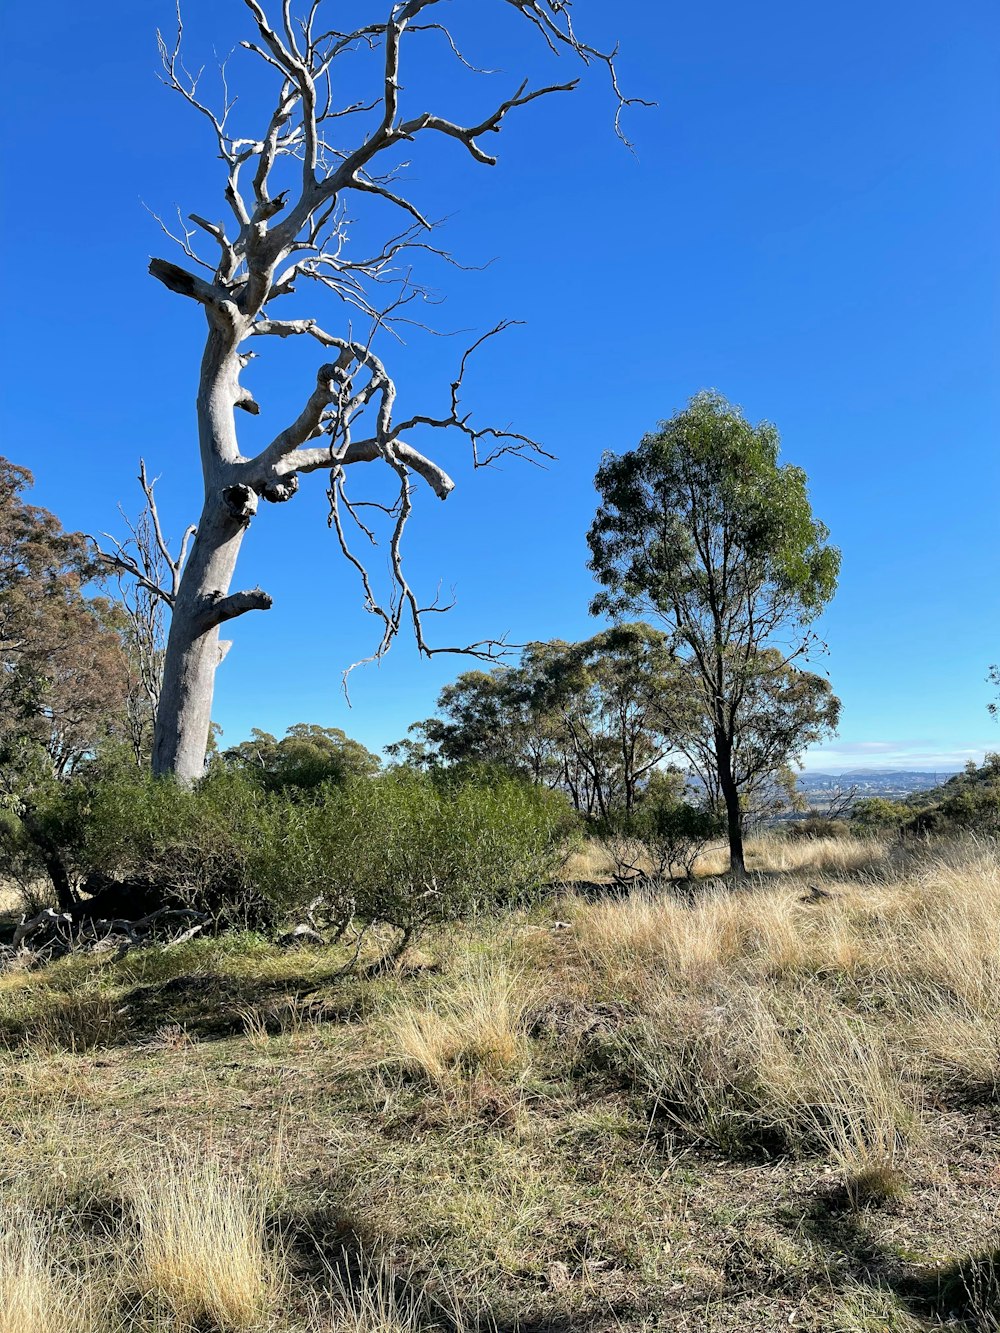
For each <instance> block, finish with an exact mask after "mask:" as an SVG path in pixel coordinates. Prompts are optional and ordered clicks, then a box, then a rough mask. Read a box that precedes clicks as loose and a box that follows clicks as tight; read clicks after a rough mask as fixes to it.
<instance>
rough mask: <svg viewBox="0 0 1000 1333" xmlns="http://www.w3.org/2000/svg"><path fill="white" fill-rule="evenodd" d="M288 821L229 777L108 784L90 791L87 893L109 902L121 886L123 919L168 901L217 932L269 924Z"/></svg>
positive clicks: (84, 850) (284, 811)
mask: <svg viewBox="0 0 1000 1333" xmlns="http://www.w3.org/2000/svg"><path fill="white" fill-rule="evenodd" d="M288 822H289V820H288V803H287V802H285V801H282V800H281V799H280V798H278V797H274V796H271V795H269V794H268V793H266V792H264V791H262V790H261V789H260V788H259V787H258V786H257V785H256V784H255V783H253V782H251V781H249V780H248V779H247V778H245V777H243V776H242V775H240V774H238V773H232V772H225V771H222V772H218V773H215V774H213V775H211V776H210V777H208V778H206V779H205V780H204V781H203V782H202V783H200V784H199V785H198V787H197V788H195V789H194V790H187V789H185V788H182V787H180V786H178V784H177V783H175V782H174V781H172V780H171V779H169V778H152V777H149V776H147V775H142V776H140V775H137V774H131V775H127V776H125V775H122V776H114V777H111V778H108V779H106V780H103V781H99V782H97V783H95V784H94V786H93V788H92V789H91V791H90V795H89V801H88V805H87V810H86V815H85V830H84V834H83V838H82V847H81V852H80V855H81V859H82V861H83V863H84V864H85V865H86V866H87V868H88V872H89V874H88V878H87V881H86V887H87V888H88V889H89V890H94V889H95V888H96V889H102V888H103V889H104V890H105V891H106V892H107V891H110V892H111V894H112V897H113V896H114V894H115V890H116V886H117V884H118V882H121V883H122V892H121V894H120V895H119V896H121V897H122V898H123V900H124V902H123V911H122V914H127V915H132V914H135V915H138V914H139V913H140V912H142V911H144V910H148V909H149V908H151V907H155V906H157V905H159V904H161V903H163V902H177V903H181V904H183V905H185V906H189V907H194V908H196V909H198V910H199V911H205V912H209V913H211V914H212V915H213V916H215V917H216V918H217V919H219V920H220V921H221V922H224V923H225V924H230V925H231V924H237V923H240V924H245V925H254V926H266V925H271V924H273V923H274V921H275V920H276V918H277V916H278V915H279V914H280V910H281V908H282V906H283V905H284V903H283V901H282V896H281V894H280V892H279V888H280V885H281V883H282V877H281V876H279V875H278V873H277V868H278V866H279V865H281V864H282V862H283V858H284V857H285V855H286V852H287V847H286V846H285V844H286V843H287V841H288V838H287V834H286V827H287V825H288ZM128 904H130V905H128ZM111 905H112V904H109V907H110V906H111Z"/></svg>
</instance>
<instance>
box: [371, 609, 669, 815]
mask: <svg viewBox="0 0 1000 1333" xmlns="http://www.w3.org/2000/svg"><path fill="white" fill-rule="evenodd" d="M677 680H678V667H677V663H676V662H675V660H674V658H673V656H672V654H671V653H670V650H669V646H668V644H667V639H666V635H664V634H663V633H662V632H661V631H659V630H656V629H653V628H652V627H651V626H649V625H643V624H635V625H632V624H628V625H616V626H613V627H612V628H610V629H607V630H603V631H601V632H600V633H599V634H595V635H594V636H593V637H592V638H590V639H586V640H584V641H583V642H582V643H566V642H563V641H562V640H559V639H554V640H551V641H549V642H545V643H531V644H528V645H527V646H526V648H525V649H524V652H523V653H522V656H521V661H520V663H519V664H518V665H517V666H504V667H498V668H496V669H495V670H493V671H467V672H464V673H463V674H462V675H461V676H459V677H458V679H457V680H456V681H454V682H453V683H452V684H451V685H448V686H446V687H445V689H444V690H442V692H441V694H440V696H439V698H438V710H439V715H438V716H437V717H433V718H428V719H426V720H425V721H423V722H418V723H416V724H415V725H414V726H413V727H411V728H410V731H411V734H412V737H413V739H409V740H404V741H400V742H397V744H396V745H393V746H390V747H389V753H390V754H391V755H392V756H393V757H394V758H396V759H398V760H401V761H403V762H409V763H417V764H425V765H426V764H434V763H446V764H456V763H476V764H492V765H495V766H497V767H500V768H506V769H509V770H511V771H513V772H517V773H521V774H523V775H524V776H526V777H529V778H530V779H531V780H532V781H533V782H536V783H540V784H542V785H544V786H548V787H553V788H560V789H562V790H564V791H565V792H566V793H567V794H568V795H569V797H570V799H571V800H572V802H573V805H574V806H575V808H576V809H577V810H579V811H580V812H581V813H582V814H584V815H587V816H593V817H595V818H602V819H603V818H606V817H607V816H608V815H609V814H610V813H611V811H612V810H618V809H622V810H625V811H631V810H632V808H633V806H634V804H635V802H636V799H637V797H638V795H639V792H640V790H641V788H642V786H643V784H644V783H645V782H646V781H648V779H649V775H650V774H651V773H652V772H653V771H654V770H655V769H656V768H657V767H658V766H659V765H660V764H661V762H662V761H663V760H664V759H665V758H666V756H667V755H668V754H670V753H671V751H672V750H673V749H674V748H675V747H674V744H673V741H672V739H671V737H670V736H669V735H668V734H667V733H665V732H664V731H663V729H662V723H663V720H664V719H665V718H666V717H668V716H671V717H677V716H680V715H682V714H683V709H682V707H681V705H680V703H679V701H677V700H676V699H673V698H672V692H673V691H674V690H675V689H676V687H677Z"/></svg>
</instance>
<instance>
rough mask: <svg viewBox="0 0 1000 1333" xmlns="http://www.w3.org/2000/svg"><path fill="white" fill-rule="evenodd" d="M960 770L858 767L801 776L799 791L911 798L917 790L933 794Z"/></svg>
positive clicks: (827, 794) (828, 794) (810, 793)
mask: <svg viewBox="0 0 1000 1333" xmlns="http://www.w3.org/2000/svg"><path fill="white" fill-rule="evenodd" d="M958 771H959V770H958V769H954V768H943V769H940V770H939V771H937V772H929V771H928V770H927V769H907V768H885V769H877V768H857V769H854V770H852V771H851V772H849V773H800V774H799V790H800V791H802V792H803V793H804V794H805V795H806V796H824V795H826V796H830V795H832V794H833V793H835V792H844V791H850V790H851V789H852V788H853V789H854V790H855V791H856V792H857V794H858V795H859V796H887V797H894V796H895V797H900V796H909V795H910V793H911V792H915V791H930V790H931V789H932V788H934V787H940V786H941V784H942V782H947V780H948V779H949V778H950V777H954V775H955V774H956V773H957V772H958Z"/></svg>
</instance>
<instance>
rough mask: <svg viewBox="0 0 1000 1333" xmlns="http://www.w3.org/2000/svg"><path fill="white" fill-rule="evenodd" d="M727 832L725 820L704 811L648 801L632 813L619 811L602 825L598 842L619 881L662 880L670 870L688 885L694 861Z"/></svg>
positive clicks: (672, 802) (687, 805)
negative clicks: (714, 840)
mask: <svg viewBox="0 0 1000 1333" xmlns="http://www.w3.org/2000/svg"><path fill="white" fill-rule="evenodd" d="M723 828H724V826H723V822H722V820H721V818H720V817H719V816H718V815H716V814H715V813H714V812H713V811H711V810H709V809H706V808H705V807H704V806H699V805H691V804H690V803H688V802H686V801H679V800H671V799H661V798H659V797H649V798H647V799H644V800H642V801H640V802H639V803H638V804H637V805H636V807H635V809H634V810H633V811H631V812H630V813H626V812H625V811H619V812H617V813H615V814H613V815H611V816H609V817H608V818H607V819H605V820H604V821H602V823H601V825H600V826H599V833H598V836H599V838H600V841H601V843H602V845H603V846H604V848H605V850H606V851H607V852H608V854H609V855H610V856H611V858H612V860H613V861H614V864H615V871H616V878H617V879H618V880H619V881H622V882H625V881H627V880H629V879H645V878H652V879H662V878H664V877H665V876H667V875H668V874H669V873H670V871H671V870H672V869H673V870H677V869H679V870H682V871H683V872H684V877H685V878H686V879H690V878H691V876H692V874H693V873H694V863H695V861H696V860H697V859H698V857H699V856H700V855H701V853H702V852H703V851H704V849H705V847H706V846H707V844H708V843H709V842H711V840H712V839H713V838H717V837H720V836H721V835H722V832H723Z"/></svg>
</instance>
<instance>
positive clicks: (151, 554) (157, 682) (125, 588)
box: [91, 458, 196, 765]
mask: <svg viewBox="0 0 1000 1333" xmlns="http://www.w3.org/2000/svg"><path fill="white" fill-rule="evenodd" d="M139 485H140V486H141V487H142V493H143V496H144V498H145V504H144V505H143V508H142V509H141V511H140V512H139V516H138V517H137V518H135V519H130V518H129V517H128V515H127V514H126V513H125V511H124V509H122V507H121V506H120V505H119V510H120V512H121V515H122V518H123V520H124V522H125V526H126V528H127V529H128V536H127V537H126V538H124V539H123V540H119V539H118V538H117V537H114V536H112V535H111V533H109V532H106V533H104V536H105V538H106V539H107V540H108V542H110V543H111V549H110V550H104V548H103V547H102V546H101V544H100V543H99V542H98V541H97V540H96V539H94V538H92V539H91V540H92V541H93V542H94V545H95V547H96V554H97V558H98V560H99V561H100V563H101V564H102V565H103V566H104V567H105V569H107V570H109V571H110V572H111V573H112V574H113V575H114V576H115V578H116V580H117V583H118V602H119V605H120V607H121V610H122V613H123V615H124V619H125V626H124V630H125V633H124V638H125V648H126V657H127V659H128V664H129V680H128V689H127V694H126V699H125V705H126V708H125V718H124V722H125V730H126V736H127V738H128V743H129V746H130V748H131V749H132V752H133V754H134V755H135V759H136V763H137V764H138V765H142V764H143V763H144V762H148V759H149V754H150V752H151V750H152V748H153V734H154V731H155V728H156V715H157V710H158V708H159V704H160V691H161V689H162V687H163V663H164V658H165V655H166V641H167V614H168V612H169V611H171V610H172V609H173V606H174V602H175V601H176V599H177V592H178V589H179V588H180V581H181V573H182V571H183V569H184V564H185V561H186V560H187V553H188V548H189V546H190V544H191V540H192V538H193V537H194V535H195V532H196V529H195V527H194V525H193V524H192V525H191V526H190V527H189V528H188V529H187V530H186V532H185V533H184V536H183V537H182V538H181V543H180V549H179V551H178V553H177V555H176V556H174V555H172V554H171V551H170V547H169V546H168V544H167V541H166V538H165V537H164V535H163V527H162V525H161V523H160V513H159V510H158V509H157V505H156V493H155V487H156V478H155V477H154V478H153V479H152V480H150V479H149V477H148V476H147V475H146V462H145V459H142V458H140V460H139Z"/></svg>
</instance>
